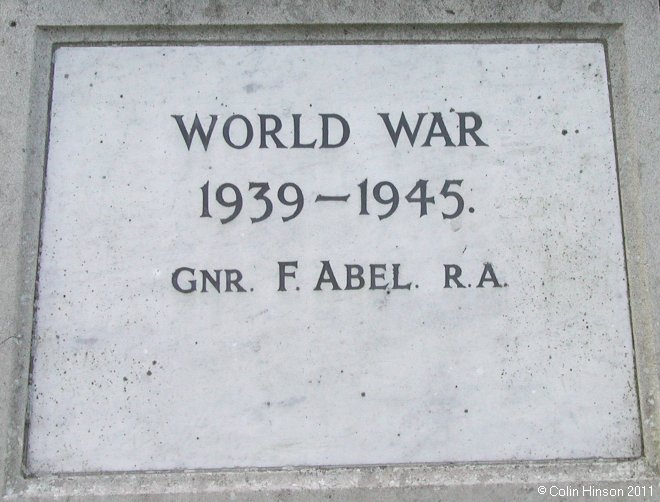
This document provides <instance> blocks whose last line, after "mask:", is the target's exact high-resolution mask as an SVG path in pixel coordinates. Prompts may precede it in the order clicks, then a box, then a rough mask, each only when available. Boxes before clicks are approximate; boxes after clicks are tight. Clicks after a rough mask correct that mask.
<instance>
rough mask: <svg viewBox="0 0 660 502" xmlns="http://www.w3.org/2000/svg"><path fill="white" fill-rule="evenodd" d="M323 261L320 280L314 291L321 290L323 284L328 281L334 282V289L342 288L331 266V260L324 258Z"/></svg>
mask: <svg viewBox="0 0 660 502" xmlns="http://www.w3.org/2000/svg"><path fill="white" fill-rule="evenodd" d="M321 263H323V268H322V269H321V274H320V275H319V280H318V282H317V283H316V287H315V288H314V291H321V284H324V283H326V282H327V283H330V284H332V290H333V291H336V290H338V289H339V290H341V288H340V287H339V284H338V283H337V279H336V278H335V274H334V272H333V271H332V267H331V266H330V262H329V261H326V260H323V261H322V262H321Z"/></svg>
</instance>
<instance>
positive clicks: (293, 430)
mask: <svg viewBox="0 0 660 502" xmlns="http://www.w3.org/2000/svg"><path fill="white" fill-rule="evenodd" d="M53 86H54V87H53V95H52V104H51V118H50V141H49V151H48V169H47V175H46V180H45V187H46V190H45V202H44V213H43V220H42V231H41V242H42V248H41V255H40V261H39V281H38V302H37V306H36V323H35V333H34V347H33V374H32V382H33V384H32V386H31V389H30V408H31V411H30V417H29V418H30V428H29V431H28V449H27V464H28V468H29V470H30V471H31V472H91V471H135V470H152V469H195V468H197V469H215V468H228V467H242V466H251V467H261V466H287V465H348V464H351V465H352V464H376V463H377V464H387V463H420V462H421V463H423V462H457V461H488V460H521V459H551V458H592V457H605V458H623V457H626V458H627V457H634V456H638V455H640V453H641V443H640V441H641V440H640V433H639V418H638V411H637V397H636V390H635V378H634V367H633V348H632V336H631V331H630V321H629V312H628V301H627V288H626V276H625V268H624V254H623V244H622V230H621V220H620V209H619V201H618V187H617V177H616V164H615V155H614V145H613V135H612V122H611V115H610V103H609V97H608V86H607V71H606V64H605V55H604V50H603V46H602V45H601V44H596V43H574V44H573V43H570V44H566V43H562V44H554V43H544V44H536V43H529V44H451V45H441V44H428V45H362V46H361V45H334V46H323V45H314V46H304V45H298V46H274V45H259V46H198V47H173V46H168V47H153V46H152V47H146V46H145V47H62V48H60V49H58V50H57V51H56V52H55V63H54V77H53ZM402 114H403V118H402ZM196 115H197V116H198V122H195V116H196ZM404 119H405V120H406V121H407V129H406V127H403V125H402V122H401V121H402V120H404ZM195 124H197V126H195ZM191 128H196V129H197V130H196V131H195V132H194V134H193V133H191ZM266 184H267V185H266ZM237 200H240V201H241V204H239V203H238V202H235V201H237ZM223 220H224V221H223Z"/></svg>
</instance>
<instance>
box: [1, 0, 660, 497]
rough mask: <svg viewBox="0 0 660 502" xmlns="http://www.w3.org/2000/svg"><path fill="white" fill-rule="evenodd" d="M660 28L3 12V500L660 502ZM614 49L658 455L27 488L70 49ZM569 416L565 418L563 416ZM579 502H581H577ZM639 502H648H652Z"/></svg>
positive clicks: (554, 18) (641, 343)
mask: <svg viewBox="0 0 660 502" xmlns="http://www.w3.org/2000/svg"><path fill="white" fill-rule="evenodd" d="M659 18H660V13H659V10H658V3H657V1H655V0H646V1H644V0H634V1H606V0H593V1H584V2H582V1H577V0H575V1H569V0H547V1H540V0H539V1H525V0H516V1H503V0H501V1H482V2H476V1H475V2H461V1H447V2H424V1H411V2H399V3H395V2H375V1H373V2H372V1H368V2H367V1H365V2H341V1H315V2H302V1H281V2H279V1H274V2H268V3H265V4H263V5H262V4H260V3H258V2H240V1H227V2H220V1H213V0H210V1H205V0H202V1H199V2H176V1H153V2H143V3H138V2H131V1H112V2H101V1H94V2H87V1H84V0H69V1H67V2H58V1H55V0H45V1H42V2H37V1H33V2H19V1H15V0H8V1H6V2H4V3H3V4H2V5H0V55H1V56H0V57H1V58H2V62H3V64H2V65H1V66H0V75H1V77H2V78H1V80H0V88H1V90H2V94H1V95H0V96H2V99H1V100H0V103H2V105H1V106H0V113H1V114H2V115H1V117H0V133H1V134H0V138H1V139H2V151H3V153H4V155H3V156H2V158H1V159H0V207H1V208H2V209H1V210H0V218H1V219H0V222H1V226H2V229H3V232H2V236H1V237H0V253H1V254H0V256H2V259H3V266H2V267H0V277H1V280H2V284H3V287H2V289H1V290H0V375H2V377H1V378H0V403H2V405H1V406H0V431H1V432H2V443H1V444H2V447H1V448H0V459H1V460H0V464H2V469H1V470H0V488H1V489H0V493H1V494H2V495H3V497H4V498H5V499H7V500H54V499H56V498H58V497H62V498H66V499H67V500H218V499H221V500H224V499H226V500H329V499H333V500H356V501H357V500H374V501H376V500H378V501H380V500H384V501H387V500H428V501H431V500H433V501H437V500H447V499H448V500H503V501H504V500H507V501H515V500H550V499H551V496H550V495H548V494H546V495H545V496H542V495H539V487H540V486H544V487H546V488H548V489H549V488H550V487H551V486H556V487H559V488H562V487H564V488H565V487H568V486H572V487H582V486H583V485H586V486H589V485H592V486H596V487H598V488H612V487H613V488H623V489H624V492H625V491H626V488H627V487H628V486H631V485H637V486H643V485H645V486H647V487H648V486H653V488H654V494H653V498H651V497H650V496H648V494H647V497H646V498H647V499H648V500H655V499H657V498H658V497H660V483H659V480H660V478H659V474H660V369H659V368H660V366H659V358H660V295H658V291H659V290H660V248H659V247H658V243H660V225H658V221H660V202H659V201H658V196H657V189H658V187H660V169H659V168H658V158H660V146H659V145H660V133H659V132H658V128H657V114H658V111H660V87H659V84H658V82H660V65H658V63H657V61H660V45H659V43H658V39H659V37H658V34H659V30H658V27H659V23H660V20H659ZM388 41H397V42H407V41H411V42H445V41H446V42H455V41H464V42H498V41H499V42H503V41H506V42H526V41H545V42H547V41H569V42H573V41H599V42H604V43H605V47H606V52H607V59H608V65H609V77H610V92H611V98H612V103H613V116H614V131H615V144H616V151H617V163H618V176H619V185H620V194H621V205H622V208H623V210H622V219H623V229H624V237H625V254H626V265H627V272H628V287H629V292H630V307H631V316H632V330H633V339H634V346H635V364H636V378H637V385H638V394H639V406H640V413H641V427H642V455H641V456H640V457H639V458H632V459H616V460H602V459H589V460H574V461H573V460H571V461H569V460H562V461H543V462H540V461H526V462H497V463H459V464H401V465H383V466H355V467H304V468H293V467H292V468H284V469H272V470H271V469H230V470H220V471H190V472H188V471H186V472H162V471H161V472H139V473H103V474H84V475H43V476H36V477H30V476H26V475H25V474H24V468H23V462H24V459H23V452H24V432H25V419H26V406H27V397H28V376H29V370H30V346H31V336H32V326H33V301H34V291H35V273H36V264H37V255H38V243H39V228H40V217H41V205H42V187H43V179H44V176H43V175H44V165H45V151H46V146H47V140H46V138H47V131H48V112H49V93H50V88H51V78H52V75H51V71H52V67H51V55H52V52H53V49H54V48H55V47H57V46H58V45H83V46H86V45H91V46H94V45H116V44H126V45H144V44H146V45H156V44H158V45H177V44H186V45H195V44H255V43H257V44H261V43H263V44H268V43H273V42H277V43H280V44H281V43H321V42H322V43H353V44H355V43H361V42H367V43H369V42H379V43H383V42H388ZM559 411H561V410H559ZM569 499H570V498H569ZM622 499H626V500H639V499H644V497H638V498H636V499H629V498H627V497H622Z"/></svg>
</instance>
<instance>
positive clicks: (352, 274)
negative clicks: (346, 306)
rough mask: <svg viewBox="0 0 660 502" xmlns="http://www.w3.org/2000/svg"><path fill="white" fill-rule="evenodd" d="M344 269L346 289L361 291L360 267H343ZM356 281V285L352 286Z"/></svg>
mask: <svg viewBox="0 0 660 502" xmlns="http://www.w3.org/2000/svg"><path fill="white" fill-rule="evenodd" d="M345 267H346V289H347V290H348V289H362V288H363V287H364V277H363V274H364V268H362V266H360V265H345ZM353 281H357V284H353Z"/></svg>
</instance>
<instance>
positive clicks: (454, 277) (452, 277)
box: [445, 265, 465, 288]
mask: <svg viewBox="0 0 660 502" xmlns="http://www.w3.org/2000/svg"><path fill="white" fill-rule="evenodd" d="M461 273H462V270H461V267H459V266H458V265H445V288H451V284H450V281H454V283H456V287H459V288H464V287H465V286H463V284H461V281H459V280H458V278H459V277H460V276H461Z"/></svg>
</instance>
